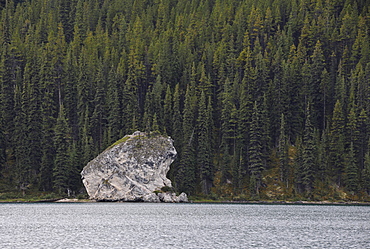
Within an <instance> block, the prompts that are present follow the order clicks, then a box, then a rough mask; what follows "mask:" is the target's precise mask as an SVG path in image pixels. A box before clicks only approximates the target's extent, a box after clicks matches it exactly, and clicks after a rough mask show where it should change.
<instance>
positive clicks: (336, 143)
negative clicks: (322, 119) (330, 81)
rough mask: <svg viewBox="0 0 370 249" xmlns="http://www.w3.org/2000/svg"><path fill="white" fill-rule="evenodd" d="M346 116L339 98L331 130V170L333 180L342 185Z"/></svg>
mask: <svg viewBox="0 0 370 249" xmlns="http://www.w3.org/2000/svg"><path fill="white" fill-rule="evenodd" d="M344 139H345V137H344V117H343V111H342V106H341V102H340V101H339V100H337V102H336V104H335V107H334V111H333V118H332V123H331V128H330V132H329V164H330V165H329V171H330V174H331V177H333V180H335V182H336V183H337V184H338V185H340V184H341V183H342V174H343V169H344V165H343V162H344V158H343V156H344V148H345V147H344V146H345V140H344Z"/></svg>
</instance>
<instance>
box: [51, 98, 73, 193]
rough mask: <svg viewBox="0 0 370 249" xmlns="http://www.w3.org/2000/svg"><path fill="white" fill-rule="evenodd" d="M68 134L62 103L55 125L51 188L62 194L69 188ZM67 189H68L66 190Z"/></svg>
mask: <svg viewBox="0 0 370 249" xmlns="http://www.w3.org/2000/svg"><path fill="white" fill-rule="evenodd" d="M69 136H70V131H69V127H68V124H67V120H66V118H65V113H64V109H63V105H62V106H61V108H60V110H59V115H58V118H57V122H56V125H55V135H54V146H55V161H54V167H53V189H54V190H56V191H58V192H59V193H60V194H63V193H65V192H66V191H67V189H69V184H68V181H69V177H70V174H69V173H70V169H69V165H70V164H69V158H68V148H69V141H68V139H70V138H69ZM68 191H69V190H68Z"/></svg>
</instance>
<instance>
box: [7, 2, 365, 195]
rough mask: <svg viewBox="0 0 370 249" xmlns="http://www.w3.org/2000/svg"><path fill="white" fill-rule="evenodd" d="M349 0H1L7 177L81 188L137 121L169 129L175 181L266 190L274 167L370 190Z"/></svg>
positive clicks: (355, 20) (359, 15)
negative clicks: (92, 163)
mask: <svg viewBox="0 0 370 249" xmlns="http://www.w3.org/2000/svg"><path fill="white" fill-rule="evenodd" d="M349 2H351V1H335V3H332V2H331V1H318V0H313V1H310V2H309V3H308V2H307V1H301V2H300V3H297V2H296V1H293V2H291V1H259V2H258V1H251V0H246V1H236V0H229V1H205V0H200V1H192V2H191V3H189V1H184V0H173V1H148V2H145V1H108V0H101V1H87V0H79V1H67V0H60V1H51V2H50V3H48V4H45V1H41V0H33V1H13V4H8V5H7V6H5V5H2V6H1V18H0V27H1V28H0V47H1V49H0V180H1V179H4V183H6V184H8V185H10V186H16V187H17V189H18V191H21V192H23V191H26V190H27V189H30V188H38V189H40V190H42V191H51V190H53V188H54V189H58V190H57V191H60V192H64V191H66V189H70V190H71V191H77V190H78V189H79V188H80V187H81V182H80V180H79V171H80V170H81V169H82V167H83V166H84V165H85V164H86V163H87V162H88V161H89V160H91V159H92V158H93V157H94V156H96V155H97V154H98V153H99V152H100V151H101V150H103V149H104V148H106V147H107V146H109V145H110V144H112V143H113V145H112V146H114V145H115V144H117V143H120V141H117V139H119V138H120V137H123V136H124V135H126V134H132V132H134V131H136V130H142V131H148V132H154V133H155V134H157V133H161V134H167V135H169V136H171V137H172V138H173V139H174V144H175V147H176V149H177V151H178V160H176V161H175V163H174V164H173V166H172V167H171V170H170V172H169V177H170V178H171V180H172V181H173V185H174V186H175V188H176V190H178V191H181V190H183V191H188V192H189V193H191V194H204V195H206V196H208V195H212V194H215V193H216V192H217V195H220V196H222V195H224V196H233V195H234V196H237V195H238V196H239V197H240V198H241V197H242V196H249V195H250V194H252V195H254V196H255V198H258V194H260V198H262V197H263V196H268V195H267V194H266V193H264V191H267V189H268V188H269V186H267V187H266V184H265V182H264V181H265V180H264V178H263V175H264V173H266V172H267V171H269V170H277V171H276V172H280V173H279V175H280V177H278V180H279V181H278V182H277V183H276V184H278V185H279V184H280V185H279V186H282V188H283V190H282V191H283V192H284V191H285V192H286V193H289V194H290V195H292V196H293V195H295V194H296V195H297V196H301V195H306V194H307V195H311V197H312V196H315V195H317V196H319V195H320V194H317V193H323V192H325V191H320V190H317V189H316V188H319V189H320V188H322V186H326V187H327V186H332V185H333V184H334V185H335V186H337V187H339V188H341V187H345V188H346V190H348V191H351V193H353V196H355V195H360V194H361V193H363V192H366V191H367V192H369V186H368V184H367V183H368V180H367V179H368V178H367V177H368V172H369V171H368V170H367V169H368V168H367V167H368V160H369V159H368V151H369V145H368V143H367V142H368V139H369V134H368V131H369V128H368V126H369V120H368V115H369V113H370V100H369V95H370V94H369V89H370V88H369V84H370V83H369V79H370V42H369V34H368V30H369V22H368V21H367V20H368V13H369V11H368V4H366V1H357V2H356V3H352V2H351V3H350V4H349ZM255 103H256V104H255ZM61 106H63V109H64V111H63V112H64V114H63V115H62V116H63V118H62V117H61V116H60V115H61V112H60V111H59V110H60V109H61ZM308 106H310V108H309V115H308V112H307V111H306V110H307V107H308ZM308 116H309V117H308ZM282 117H283V118H282ZM154 133H152V134H154ZM123 139H125V138H123ZM114 141H117V143H114ZM352 144H353V145H352ZM352 147H353V149H351V148H352ZM292 148H294V149H292ZM351 151H352V152H351ZM275 152H276V153H277V154H276V155H275ZM293 152H294V153H293ZM276 160H277V161H276ZM355 169H356V170H355ZM274 172H275V171H274ZM355 175H356V176H355ZM293 187H296V188H294V190H299V191H298V192H295V193H293V192H292V191H293ZM334 192H335V191H334ZM334 192H331V194H334ZM328 195H329V194H328ZM328 195H327V194H322V196H328ZM243 198H244V197H243ZM309 198H310V197H309Z"/></svg>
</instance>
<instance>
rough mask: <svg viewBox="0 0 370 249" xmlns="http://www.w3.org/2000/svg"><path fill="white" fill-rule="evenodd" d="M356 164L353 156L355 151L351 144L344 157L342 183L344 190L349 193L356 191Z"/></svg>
mask: <svg viewBox="0 0 370 249" xmlns="http://www.w3.org/2000/svg"><path fill="white" fill-rule="evenodd" d="M357 165H358V164H357V162H356V156H355V150H354V147H353V142H352V143H351V145H350V148H349V152H348V153H347V155H346V160H345V169H344V172H345V178H344V183H345V186H346V188H347V189H348V190H349V191H356V190H357V184H358V177H357V172H358V167H357Z"/></svg>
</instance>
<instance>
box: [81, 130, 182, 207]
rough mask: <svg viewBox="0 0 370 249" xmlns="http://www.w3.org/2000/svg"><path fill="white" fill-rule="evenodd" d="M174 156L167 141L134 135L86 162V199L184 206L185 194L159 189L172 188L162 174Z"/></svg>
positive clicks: (166, 139)
mask: <svg viewBox="0 0 370 249" xmlns="http://www.w3.org/2000/svg"><path fill="white" fill-rule="evenodd" d="M176 155H177V152H176V149H175V147H174V146H173V141H172V139H171V138H170V137H164V136H160V135H147V134H146V133H144V132H139V131H137V132H134V133H133V134H132V135H127V136H125V137H124V138H122V139H121V140H120V141H118V142H116V143H115V144H113V145H112V146H111V147H109V148H108V149H106V150H105V151H104V152H102V153H101V154H100V155H98V156H97V157H96V158H95V159H93V160H92V161H90V162H89V163H88V164H87V165H86V166H85V167H84V169H83V170H82V172H81V175H82V181H83V184H84V185H85V188H86V191H87V193H88V195H89V197H90V199H92V200H97V201H145V202H161V201H162V202H188V199H187V196H186V194H185V193H182V194H180V195H179V196H176V195H175V194H174V193H161V188H163V187H166V186H167V187H172V185H171V181H170V180H169V179H168V178H167V177H166V174H167V172H168V171H169V169H170V165H171V163H172V162H173V161H174V160H175V158H176ZM156 193H158V194H156Z"/></svg>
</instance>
